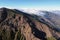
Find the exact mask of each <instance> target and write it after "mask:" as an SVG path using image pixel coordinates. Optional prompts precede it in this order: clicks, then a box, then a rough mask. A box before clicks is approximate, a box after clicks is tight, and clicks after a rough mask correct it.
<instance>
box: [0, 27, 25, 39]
mask: <svg viewBox="0 0 60 40" xmlns="http://www.w3.org/2000/svg"><path fill="white" fill-rule="evenodd" d="M0 40H25V37H24V35H23V34H21V30H20V29H19V30H18V31H16V32H13V31H12V30H11V29H5V28H4V29H3V30H0Z"/></svg>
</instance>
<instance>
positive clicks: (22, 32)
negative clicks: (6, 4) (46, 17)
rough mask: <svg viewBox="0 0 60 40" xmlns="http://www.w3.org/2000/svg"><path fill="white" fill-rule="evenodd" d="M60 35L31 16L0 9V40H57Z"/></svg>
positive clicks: (17, 11) (16, 11) (13, 10)
mask: <svg viewBox="0 0 60 40" xmlns="http://www.w3.org/2000/svg"><path fill="white" fill-rule="evenodd" d="M59 38H60V33H59V32H57V31H55V30H53V29H51V28H49V26H48V25H46V24H44V23H43V22H41V21H39V20H37V19H36V18H34V17H33V16H32V15H30V14H27V13H24V12H21V11H19V10H16V9H7V8H1V9H0V40H59Z"/></svg>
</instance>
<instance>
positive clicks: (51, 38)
mask: <svg viewBox="0 0 60 40" xmlns="http://www.w3.org/2000/svg"><path fill="white" fill-rule="evenodd" d="M47 40H56V39H55V38H54V37H48V38H47Z"/></svg>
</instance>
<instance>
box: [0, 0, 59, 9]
mask: <svg viewBox="0 0 60 40" xmlns="http://www.w3.org/2000/svg"><path fill="white" fill-rule="evenodd" d="M1 7H7V8H15V9H40V10H60V1H59V0H0V8H1Z"/></svg>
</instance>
